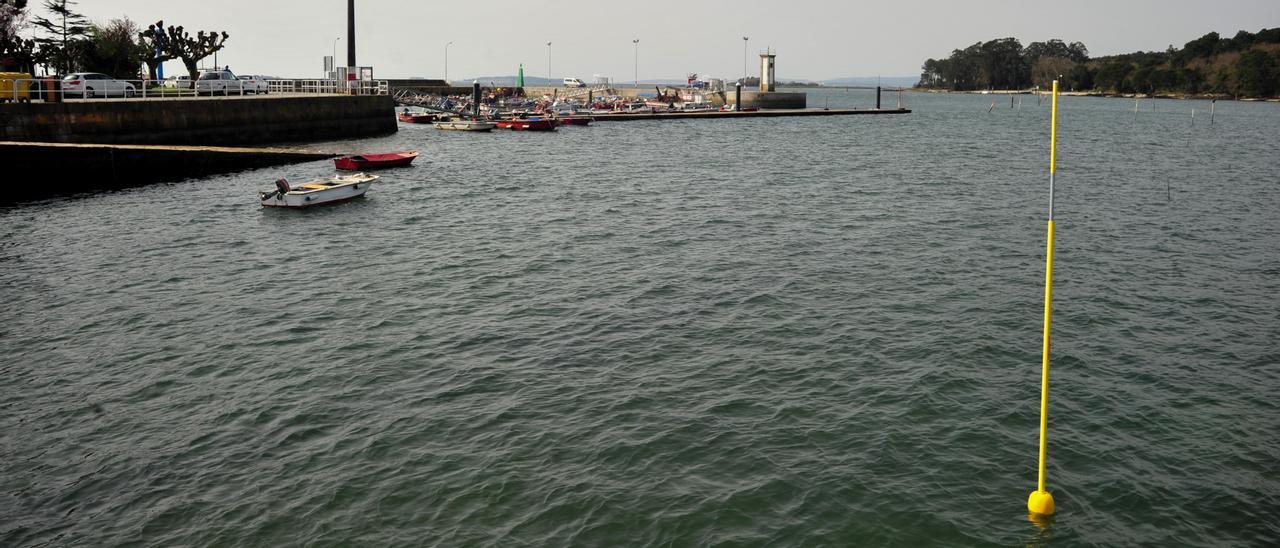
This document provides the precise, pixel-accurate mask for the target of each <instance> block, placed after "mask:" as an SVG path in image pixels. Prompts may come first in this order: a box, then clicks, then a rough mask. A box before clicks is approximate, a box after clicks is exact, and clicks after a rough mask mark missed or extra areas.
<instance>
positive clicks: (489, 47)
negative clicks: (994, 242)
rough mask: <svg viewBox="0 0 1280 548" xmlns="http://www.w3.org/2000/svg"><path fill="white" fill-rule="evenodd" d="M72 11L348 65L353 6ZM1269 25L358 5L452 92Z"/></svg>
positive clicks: (392, 62) (182, 2)
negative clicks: (459, 87) (472, 81)
mask: <svg viewBox="0 0 1280 548" xmlns="http://www.w3.org/2000/svg"><path fill="white" fill-rule="evenodd" d="M31 4H32V5H33V7H34V9H35V10H37V11H38V10H40V9H41V8H40V7H39V4H40V2H38V1H33V2H31ZM74 7H75V8H76V9H77V10H78V11H80V12H81V13H84V14H85V15H86V16H88V17H89V18H90V19H91V20H93V21H95V22H100V23H105V22H107V21H109V20H111V19H115V18H121V17H126V16H127V17H128V18H130V19H132V20H133V21H135V22H137V23H139V25H140V26H142V27H144V28H145V27H146V25H147V24H149V23H153V22H155V21H156V20H158V19H163V20H164V21H165V24H166V25H168V24H181V25H184V26H185V27H186V28H187V29H188V30H189V31H191V32H192V34H194V31H195V30H199V29H204V30H219V31H226V32H228V33H229V34H230V39H228V40H227V46H226V49H224V50H223V51H221V52H219V53H218V63H219V64H222V65H228V66H230V68H231V69H232V70H233V71H234V72H238V73H242V74H250V73H251V74H266V75H273V76H280V77H287V78H306V77H319V76H320V75H321V73H322V69H323V57H324V56H325V55H331V54H332V53H333V48H334V45H335V42H334V39H335V38H340V40H338V41H337V44H336V45H337V51H338V58H339V60H340V63H341V64H345V62H346V41H347V38H346V1H345V0H256V1H255V0H218V1H212V2H211V1H208V0H165V1H163V2H157V1H155V0H82V1H81V2H79V3H78V4H77V5H76V6H74ZM1268 27H1280V0H1217V1H1214V2H1206V1H1203V0H1162V1H1152V0H1107V1H1097V0H1077V1H1074V2H1028V1H1015V0H990V1H983V0H973V1H970V2H955V1H950V0H910V1H906V2H893V1H889V2H885V1H880V2H865V1H857V0H791V1H789V2H782V1H778V0H774V1H759V0H740V1H738V2H727V1H711V2H707V1H699V0H687V1H686V2H646V1H641V2H625V1H602V0H591V1H581V0H542V1H528V0H523V1H512V0H482V1H477V2H467V1H458V0H453V1H449V2H437V1H431V0H426V1H423V0H414V1H404V0H357V1H356V46H357V52H356V56H357V59H356V60H357V64H359V65H362V66H365V65H371V66H373V67H374V77H375V78H410V77H429V78H440V77H443V76H445V59H446V50H447V52H448V76H449V78H451V79H463V78H469V77H482V76H504V75H512V74H515V72H516V67H517V65H518V64H520V63H523V64H524V68H525V74H526V75H530V76H548V75H550V76H552V77H553V78H556V79H559V78H563V77H570V76H572V77H577V78H582V79H584V80H589V79H590V78H593V77H594V76H595V75H601V76H608V77H611V78H613V79H614V80H615V81H618V82H626V81H631V80H632V79H634V78H635V77H636V72H637V71H638V76H639V78H640V79H641V80H654V79H664V80H679V79H683V78H684V76H685V75H686V74H687V73H698V74H700V75H704V76H711V77H719V78H724V79H736V78H738V77H739V76H741V75H742V74H743V71H744V66H745V67H748V70H749V71H750V73H751V74H752V75H754V74H756V73H758V72H759V57H758V53H759V51H761V50H763V49H765V48H766V47H768V48H772V49H773V50H775V53H776V54H777V61H776V63H777V65H776V66H777V68H776V71H777V78H778V79H779V80H783V81H786V80H824V79H831V78H839V77H847V76H858V77H874V76H886V77H889V76H894V77H897V76H918V75H919V74H920V65H921V63H923V62H924V61H925V59H928V58H931V57H932V58H941V57H946V56H947V55H949V54H950V52H951V50H953V49H957V48H963V47H966V46H968V45H971V44H973V43H975V42H979V41H986V40H990V39H994V38H1004V37H1014V38H1018V39H1019V40H1021V41H1022V42H1023V44H1024V45H1025V44H1027V43H1029V42H1032V41H1042V40H1048V39H1052V38H1061V39H1063V40H1066V41H1068V42H1073V41H1080V42H1084V43H1085V45H1086V46H1088V48H1089V51H1090V53H1091V54H1092V55H1094V56H1099V55H1109V54H1116V53H1129V52H1133V51H1138V50H1148V51H1150V50H1163V49H1165V48H1166V47H1168V46H1170V45H1174V46H1178V47H1181V46H1182V44H1185V43H1186V42H1188V41H1190V40H1193V39H1195V38H1198V37H1200V36H1202V35H1204V34H1205V33H1207V32H1210V31H1216V32H1218V33H1219V34H1222V35H1224V36H1233V35H1235V33H1236V32H1237V31H1239V30H1242V29H1243V30H1249V31H1250V32H1257V31H1258V30H1259V29H1262V28H1268ZM744 36H745V37H748V38H749V39H748V40H746V41H744V40H743V37H744ZM633 39H639V40H640V42H639V44H633V43H632V40H633ZM449 42H452V44H451V45H450V44H449ZM547 42H551V46H550V47H548V46H547ZM744 46H745V51H746V53H745V54H744ZM548 53H550V61H549V62H550V67H548ZM206 63H207V64H212V59H210V60H208V61H206ZM180 69H181V65H180V63H178V62H171V63H169V64H168V65H167V66H166V71H167V72H169V73H174V72H177V71H179V70H180ZM548 69H550V71H548Z"/></svg>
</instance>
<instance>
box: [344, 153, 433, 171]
mask: <svg viewBox="0 0 1280 548" xmlns="http://www.w3.org/2000/svg"><path fill="white" fill-rule="evenodd" d="M417 157H418V153H417V152H415V151H406V152H389V153H386V154H356V155H352V156H343V157H341V158H334V159H333V167H335V168H337V169H341V170H344V171H360V170H365V169H382V168H387V167H401V166H407V165H409V164H410V163H413V159H414V158H417Z"/></svg>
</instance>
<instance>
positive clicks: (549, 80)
mask: <svg viewBox="0 0 1280 548" xmlns="http://www.w3.org/2000/svg"><path fill="white" fill-rule="evenodd" d="M547 85H548V86H549V85H551V42H547Z"/></svg>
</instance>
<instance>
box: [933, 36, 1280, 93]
mask: <svg viewBox="0 0 1280 548" xmlns="http://www.w3.org/2000/svg"><path fill="white" fill-rule="evenodd" d="M921 69H922V73H921V75H920V82H919V83H917V84H916V86H917V87H921V88H933V89H948V90H953V91H973V90H984V89H1027V88H1031V87H1040V88H1047V87H1049V86H1050V85H1051V83H1052V81H1053V80H1054V79H1058V80H1059V81H1060V84H1059V85H1060V87H1062V88H1063V89H1067V90H1072V91H1092V92H1098V93H1120V94H1128V93H1152V94H1154V93H1165V94H1212V95H1225V96H1235V97H1253V98H1265V97H1275V96H1277V94H1280V28H1272V29H1262V30H1261V31H1259V32H1257V33H1251V32H1248V31H1243V30H1242V31H1240V32H1238V33H1236V35H1235V36H1234V37H1232V38H1223V37H1221V36H1219V35H1218V33H1216V32H1210V33H1208V34H1206V35H1204V36H1201V37H1200V38H1197V39H1195V40H1192V41H1190V42H1187V43H1186V45H1184V46H1183V47H1182V48H1175V47H1173V46H1169V48H1168V49H1166V50H1165V51H1151V52H1143V51H1139V52H1135V53H1128V54H1123V55H1110V56H1105V57H1095V58H1091V57H1089V50H1088V48H1086V47H1085V45H1084V44H1082V43H1080V42H1072V43H1069V44H1068V43H1065V42H1063V41H1062V40H1049V41H1047V42H1032V43H1031V44H1028V45H1027V46H1026V47H1023V46H1022V44H1021V43H1020V42H1019V41H1018V40H1017V39H1016V38H1001V39H998V40H991V41H988V42H978V43H976V44H974V45H972V46H969V47H967V48H965V49H957V50H954V51H952V52H951V56H950V57H947V58H945V59H929V60H927V61H925V62H924V65H923V66H922V67H921Z"/></svg>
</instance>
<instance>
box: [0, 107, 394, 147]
mask: <svg viewBox="0 0 1280 548" xmlns="http://www.w3.org/2000/svg"><path fill="white" fill-rule="evenodd" d="M0 119H3V120H4V123H3V125H0V141H35V142H51V143H99V144H152V145H227V146H245V145H257V144H268V143H290V142H306V141H320V140H336V139H350V138H355V137H367V136H372V135H382V134H387V133H395V131H396V119H395V102H394V101H393V100H392V98H391V97H390V96H386V95H382V96H348V95H315V96H301V97H299V96H265V97H228V98H209V99H194V98H193V99H158V100H100V101H75V102H68V103H20V104H4V105H0Z"/></svg>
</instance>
